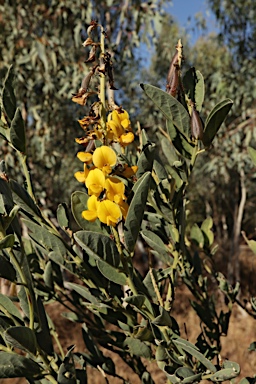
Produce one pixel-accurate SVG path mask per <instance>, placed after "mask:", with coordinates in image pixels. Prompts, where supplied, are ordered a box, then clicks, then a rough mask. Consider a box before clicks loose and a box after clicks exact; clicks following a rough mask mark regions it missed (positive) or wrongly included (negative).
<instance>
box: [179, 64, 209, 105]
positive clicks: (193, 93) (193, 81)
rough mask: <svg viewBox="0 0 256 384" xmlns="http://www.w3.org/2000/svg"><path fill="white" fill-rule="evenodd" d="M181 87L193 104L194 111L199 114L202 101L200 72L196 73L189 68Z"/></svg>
mask: <svg viewBox="0 0 256 384" xmlns="http://www.w3.org/2000/svg"><path fill="white" fill-rule="evenodd" d="M183 85H184V88H185V90H186V94H187V97H188V98H189V99H191V100H192V101H193V102H194V103H195V106H196V110H197V111H198V112H200V111H201V109H202V104H203V101H204V78H203V76H202V74H201V72H200V71H196V70H195V68H194V67H191V68H189V70H188V71H187V72H186V73H185V76H184V78H183Z"/></svg>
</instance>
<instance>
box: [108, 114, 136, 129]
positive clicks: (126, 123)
mask: <svg viewBox="0 0 256 384" xmlns="http://www.w3.org/2000/svg"><path fill="white" fill-rule="evenodd" d="M110 119H111V120H113V121H115V122H116V123H117V124H119V125H121V126H122V127H123V128H124V129H126V130H128V131H130V130H131V122H130V119H129V114H128V112H127V111H125V110H124V109H123V110H122V112H118V111H117V110H114V111H113V112H112V113H111V114H110Z"/></svg>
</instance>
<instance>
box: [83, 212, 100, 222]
mask: <svg viewBox="0 0 256 384" xmlns="http://www.w3.org/2000/svg"><path fill="white" fill-rule="evenodd" d="M82 217H83V218H84V219H85V220H87V221H95V220H96V219H97V217H98V216H97V212H94V211H83V212H82Z"/></svg>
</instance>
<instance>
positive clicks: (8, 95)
mask: <svg viewBox="0 0 256 384" xmlns="http://www.w3.org/2000/svg"><path fill="white" fill-rule="evenodd" d="M13 80H14V73H13V66H10V68H9V69H8V72H7V74H6V77H5V79H4V85H3V94H2V101H3V107H4V111H5V113H6V115H7V116H8V118H9V120H10V121H11V120H12V119H13V117H14V115H15V111H16V98H15V94H14V90H13Z"/></svg>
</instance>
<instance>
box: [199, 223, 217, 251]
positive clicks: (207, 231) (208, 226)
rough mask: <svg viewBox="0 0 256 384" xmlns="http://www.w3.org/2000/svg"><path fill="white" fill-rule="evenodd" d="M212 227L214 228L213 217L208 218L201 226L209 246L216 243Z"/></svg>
mask: <svg viewBox="0 0 256 384" xmlns="http://www.w3.org/2000/svg"><path fill="white" fill-rule="evenodd" d="M212 226H213V220H212V218H211V217H207V218H206V219H205V220H204V221H203V223H202V225H201V231H202V232H203V234H204V235H205V236H206V238H207V240H208V245H209V246H211V245H212V243H213V241H214V235H213V232H212Z"/></svg>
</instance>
